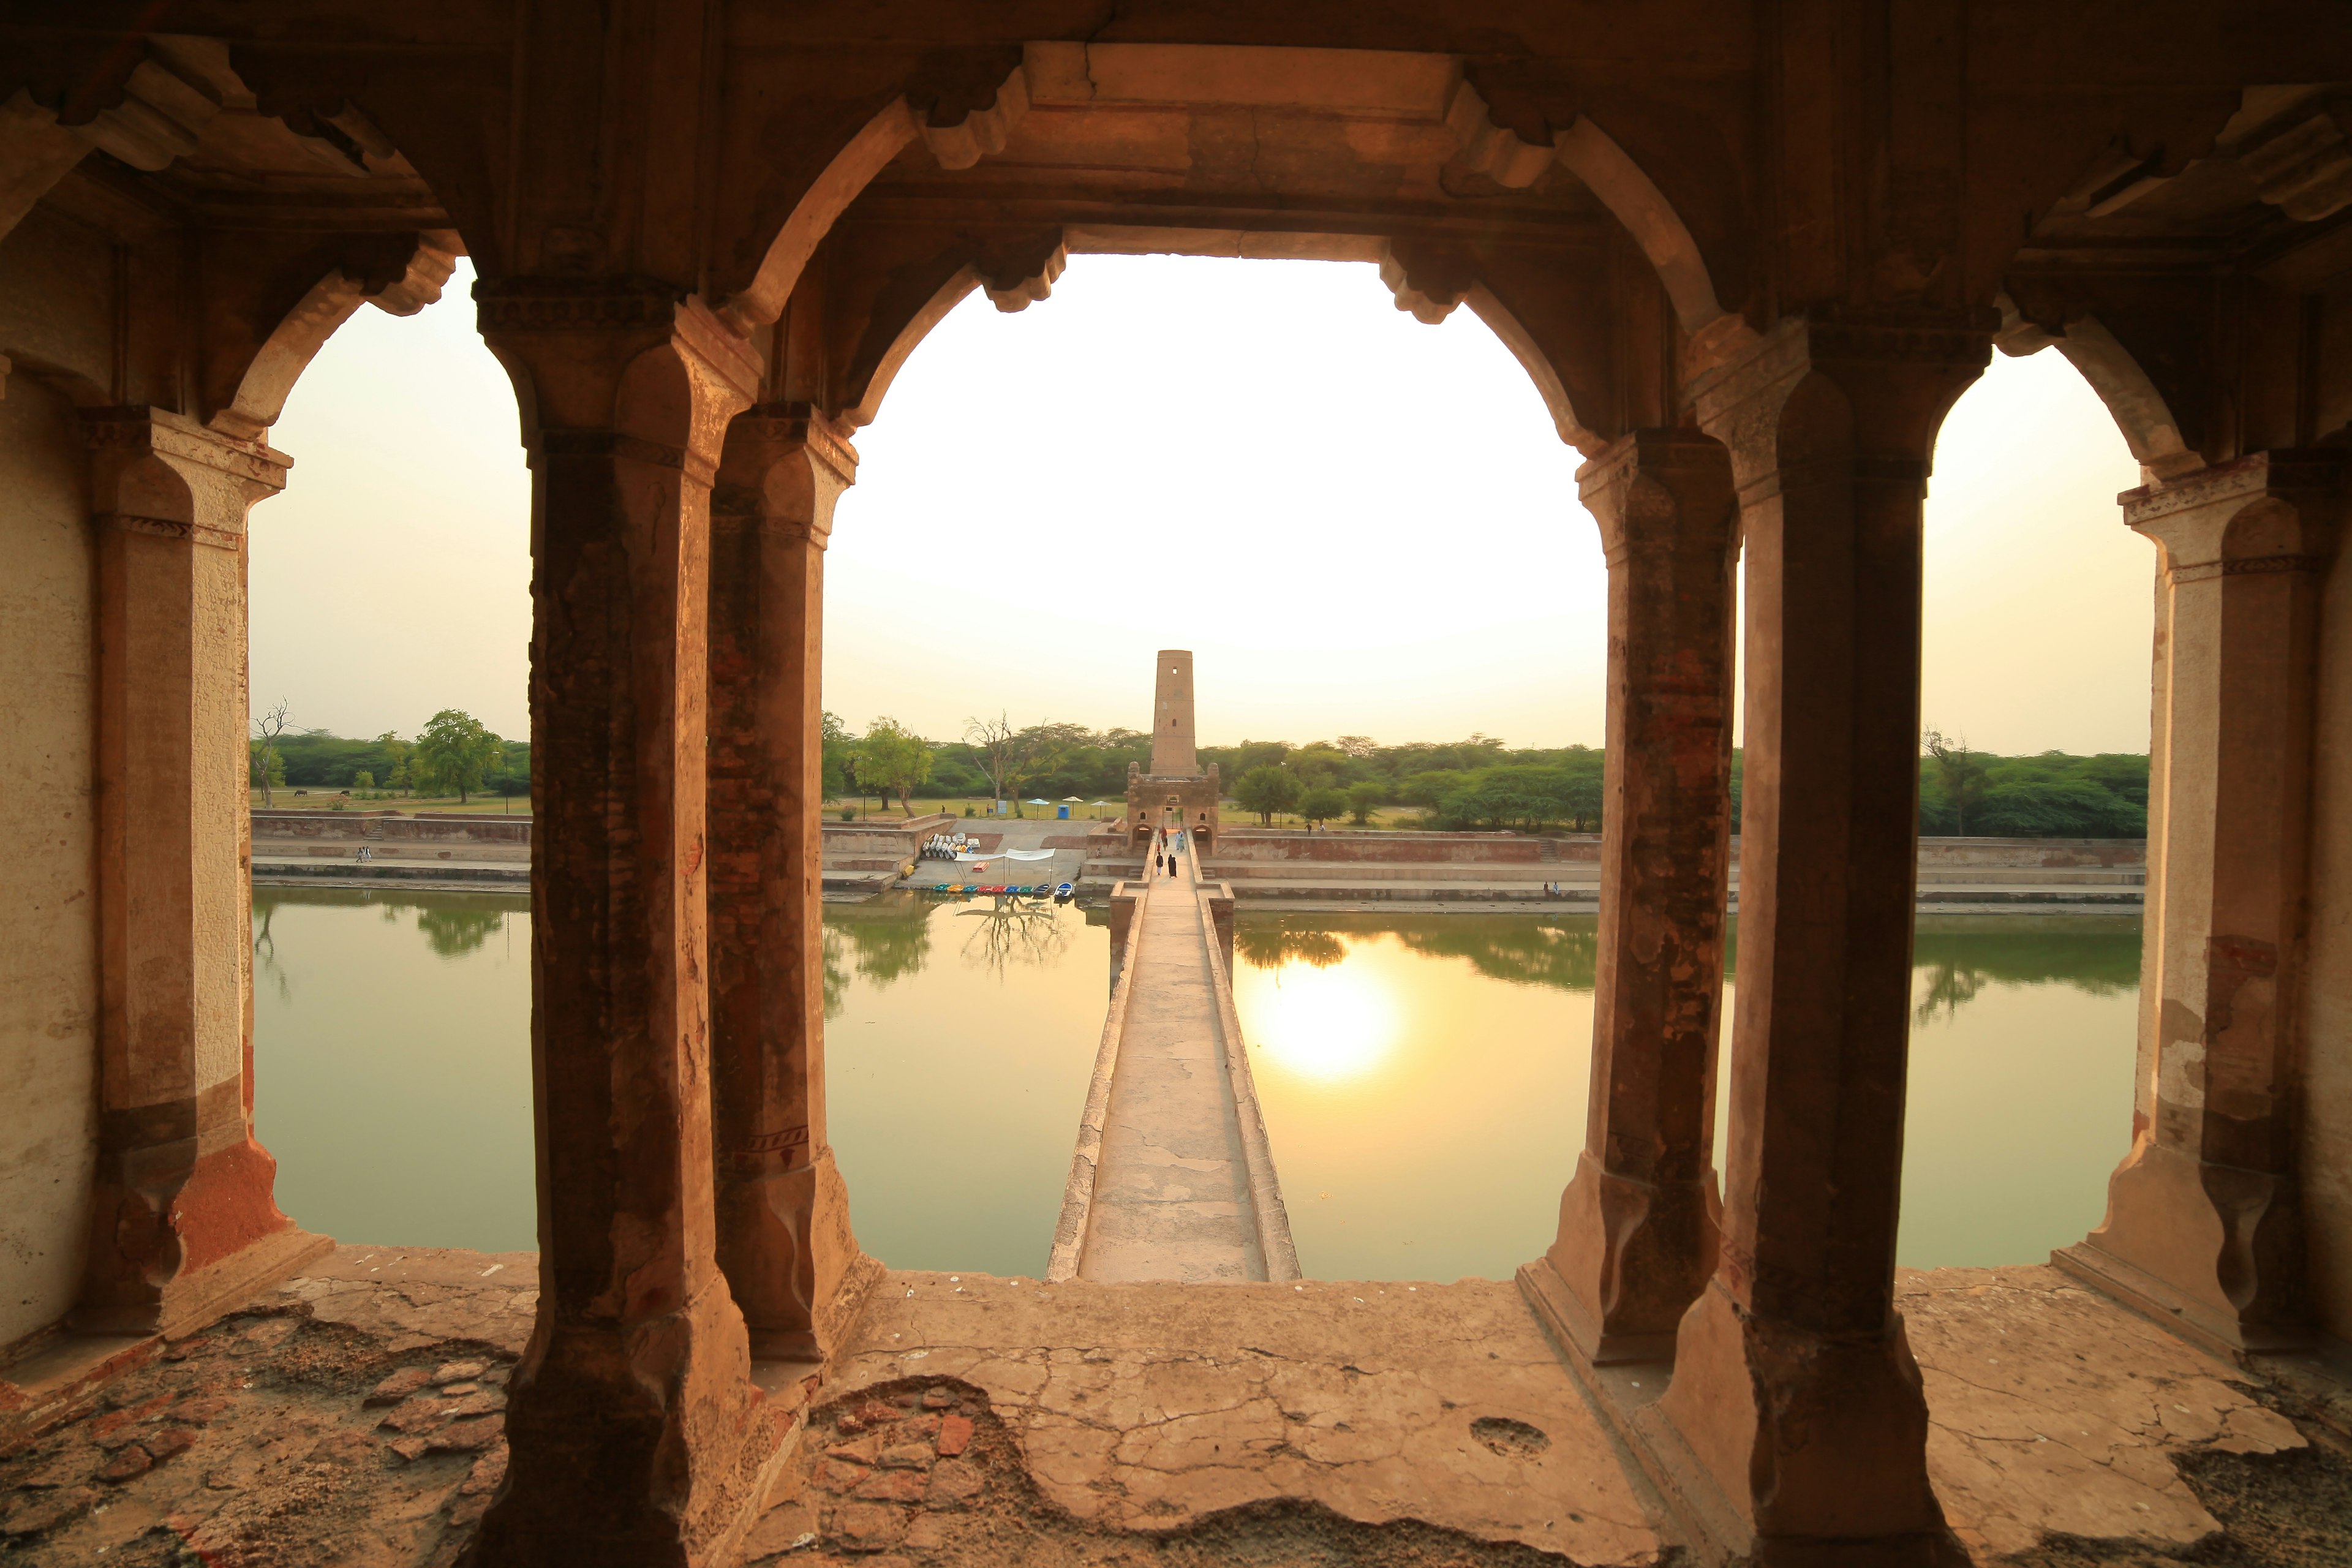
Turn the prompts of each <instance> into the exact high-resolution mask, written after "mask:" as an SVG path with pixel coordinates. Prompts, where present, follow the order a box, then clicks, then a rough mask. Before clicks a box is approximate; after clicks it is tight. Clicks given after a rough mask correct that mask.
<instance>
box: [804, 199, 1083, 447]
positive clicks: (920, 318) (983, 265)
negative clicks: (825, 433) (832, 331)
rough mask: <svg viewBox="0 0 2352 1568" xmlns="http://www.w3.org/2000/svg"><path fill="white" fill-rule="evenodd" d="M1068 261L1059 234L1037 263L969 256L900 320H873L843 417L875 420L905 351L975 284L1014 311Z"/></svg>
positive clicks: (861, 422) (853, 359)
mask: <svg viewBox="0 0 2352 1568" xmlns="http://www.w3.org/2000/svg"><path fill="white" fill-rule="evenodd" d="M1032 255H1033V256H1034V252H1033V253H1032ZM1068 264H1069V250H1068V247H1067V246H1066V244H1065V243H1063V242H1062V241H1061V240H1060V239H1059V238H1058V237H1055V239H1054V240H1053V244H1052V248H1051V249H1050V250H1048V251H1047V252H1046V253H1045V257H1044V258H1043V260H1041V261H1037V262H1035V263H1034V268H1033V264H1032V263H1030V262H1028V261H1020V260H1016V261H1013V262H1012V263H1011V264H1010V265H1007V264H1005V263H1004V261H1003V258H1001V257H1000V258H980V259H976V260H972V261H968V262H965V263H964V264H963V265H961V267H958V268H956V269H955V270H954V271H953V272H951V273H950V274H949V275H948V278H947V279H946V281H944V282H942V283H941V284H940V286H939V287H938V288H937V289H934V290H933V291H932V292H931V294H930V295H929V297H928V298H927V299H925V300H923V301H922V303H921V304H920V305H919V306H918V307H916V309H915V310H914V311H913V312H912V313H911V314H909V315H908V316H906V317H905V318H903V319H902V320H900V321H897V322H896V323H893V322H891V321H889V320H888V319H887V318H877V320H876V321H873V322H869V323H868V330H867V331H866V333H865V334H864V335H863V337H862V338H861V339H860V341H859V342H858V344H857V347H856V350H855V351H854V352H853V353H852V354H851V356H850V361H849V366H848V369H847V371H846V372H845V375H844V385H843V387H842V391H841V403H842V413H841V417H842V420H843V422H844V423H845V424H846V425H848V426H850V427H851V428H852V429H863V428H864V427H865V426H868V425H871V424H873V423H874V420H875V418H876V416H877V415H879V414H880V413H881V411H882V399H883V398H884V397H886V396H887V395H889V391H890V384H891V383H892V382H893V381H895V380H897V379H898V371H899V369H900V368H901V367H902V366H903V365H905V364H906V363H907V357H908V355H909V354H911V353H914V352H915V348H916V345H918V344H919V343H920V342H922V341H923V340H924V339H925V338H927V337H929V335H930V332H931V329H932V328H934V327H936V326H938V325H939V324H940V322H941V321H945V320H946V319H947V317H948V313H949V312H950V310H954V309H955V308H956V307H957V306H958V305H961V303H963V301H964V300H965V298H966V297H967V296H969V295H970V294H971V292H972V290H974V289H980V290H982V291H983V292H985V293H986V294H987V295H988V298H989V300H990V301H991V302H992V303H993V304H994V305H995V306H996V308H997V309H998V310H1001V311H1003V312H1005V313H1006V314H1008V315H1010V314H1012V313H1013V312H1014V311H1018V310H1027V309H1028V308H1029V307H1030V306H1031V305H1033V304H1035V303H1036V302H1037V301H1039V300H1045V299H1047V298H1049V297H1051V295H1052V294H1053V291H1054V280H1055V279H1057V278H1059V277H1061V275H1062V269H1063V268H1065V267H1066V266H1067V265H1068ZM886 332H887V333H888V334H889V335H888V336H887V338H885V337H884V336H883V334H884V333H886Z"/></svg>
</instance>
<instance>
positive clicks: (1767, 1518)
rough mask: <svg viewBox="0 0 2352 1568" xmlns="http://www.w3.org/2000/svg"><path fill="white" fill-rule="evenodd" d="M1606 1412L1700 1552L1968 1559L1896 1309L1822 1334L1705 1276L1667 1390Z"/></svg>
mask: <svg viewBox="0 0 2352 1568" xmlns="http://www.w3.org/2000/svg"><path fill="white" fill-rule="evenodd" d="M1629 1370H1630V1369H1629ZM1620 1381H1629V1380H1628V1379H1626V1376H1625V1374H1624V1373H1619V1374H1616V1375H1615V1376H1613V1377H1609V1378H1606V1379H1605V1380H1603V1381H1602V1382H1601V1383H1600V1384H1598V1386H1602V1387H1605V1386H1607V1384H1610V1383H1616V1382H1620ZM1643 1381H1644V1382H1646V1381H1648V1380H1647V1379H1644V1380H1643ZM1621 1397H1622V1395H1621ZM1612 1419H1616V1420H1617V1421H1618V1424H1619V1426H1620V1429H1621V1430H1622V1431H1623V1432H1624V1433H1625V1434H1626V1435H1627V1436H1628V1438H1629V1444H1630V1446H1631V1447H1633V1450H1634V1453H1635V1456H1636V1458H1638V1459H1639V1460H1640V1462H1641V1464H1642V1468H1643V1470H1644V1471H1645V1472H1647V1474H1648V1475H1649V1477H1650V1479H1651V1481H1652V1483H1653V1484H1654V1485H1655V1486H1656V1487H1657V1489H1658V1490H1659V1492H1660V1494H1661V1495H1662V1497H1663V1498H1664V1500H1665V1502H1666V1505H1667V1508H1668V1510H1670V1511H1671V1512H1672V1513H1673V1515H1674V1516H1675V1521H1676V1523H1677V1524H1679V1525H1680V1526H1681V1527H1682V1528H1683V1530H1684V1531H1685V1532H1686V1534H1687V1536H1688V1538H1689V1540H1690V1542H1691V1544H1692V1545H1693V1546H1694V1547H1695V1548H1696V1551H1697V1553H1698V1555H1699V1556H1700V1557H1701V1558H1702V1559H1703V1560H1705V1561H1706V1562H1708V1563H1755V1564H1761V1565H1769V1568H1863V1565H1864V1564H1867V1565H1869V1568H1959V1565H1960V1564H1964V1563H1966V1562H1967V1560H1968V1559H1967V1553H1966V1552H1965V1550H1964V1549H1963V1548H1962V1547H1961V1546H1960V1544H1959V1542H1958V1541H1957V1540H1956V1539H1955V1538H1954V1537H1953V1536H1952V1534H1951V1532H1950V1531H1949V1529H1948V1527H1947V1526H1946V1524H1945V1522H1944V1514H1943V1509H1942V1507H1941V1505H1939V1504H1938V1503H1937V1500H1936V1496H1935V1491H1934V1489H1932V1488H1931V1487H1930V1486H1929V1485H1928V1482H1927V1401H1926V1398H1925V1397H1924V1395H1923V1394H1922V1392H1921V1389H1920V1384H1919V1374H1918V1369H1917V1367H1916V1365H1915V1364H1914V1363H1913V1362H1912V1360H1911V1353H1910V1347H1909V1346H1908V1345H1907V1344H1906V1342H1905V1340H1904V1336H1903V1331H1902V1321H1901V1318H1900V1316H1899V1315H1898V1316H1897V1317H1896V1318H1895V1326H1894V1328H1893V1329H1892V1330H1891V1331H1889V1332H1888V1333H1886V1334H1885V1335H1880V1336H1873V1337H1870V1338H1866V1339H1849V1338H1846V1337H1843V1336H1831V1335H1825V1334H1819V1333H1815V1332H1812V1331H1808V1330H1803V1329H1800V1328H1797V1327H1794V1326H1792V1325H1789V1324H1785V1323H1769V1322H1766V1321H1761V1320H1759V1319H1756V1318H1754V1317H1752V1316H1749V1315H1748V1314H1747V1313H1744V1312H1742V1311H1741V1310H1740V1309H1739V1308H1738V1305H1737V1304H1736V1303H1735V1302H1734V1301H1733V1300H1731V1298H1730V1296H1729V1295H1728V1294H1727V1292H1726V1291H1725V1290H1724V1289H1723V1287H1722V1286H1721V1284H1720V1283H1716V1282H1710V1283H1709V1285H1708V1286H1707V1289H1706V1290H1705V1291H1704V1292H1703V1293H1701V1295H1700V1297H1699V1299H1698V1300H1697V1301H1696V1302H1695V1303H1693V1304H1692V1306H1691V1309H1690V1311H1689V1312H1688V1313H1687V1314H1685V1317H1684V1320H1683V1326H1682V1331H1681V1333H1680V1335H1679V1337H1678V1342H1677V1346H1676V1355H1675V1366H1674V1369H1673V1372H1672V1374H1671V1376H1670V1379H1669V1380H1668V1382H1667V1385H1666V1389H1665V1392H1664V1394H1663V1395H1662V1396H1660V1397H1658V1398H1656V1399H1654V1400H1652V1401H1650V1402H1648V1403H1646V1404H1642V1405H1635V1406H1633V1407H1632V1408H1629V1409H1627V1410H1626V1411H1625V1412H1624V1415H1622V1418H1612Z"/></svg>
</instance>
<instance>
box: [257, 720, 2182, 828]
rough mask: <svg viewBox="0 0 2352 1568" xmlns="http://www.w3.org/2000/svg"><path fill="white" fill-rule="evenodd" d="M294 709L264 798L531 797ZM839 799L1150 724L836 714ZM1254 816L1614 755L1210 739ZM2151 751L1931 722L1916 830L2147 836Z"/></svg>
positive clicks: (480, 767)
mask: <svg viewBox="0 0 2352 1568" xmlns="http://www.w3.org/2000/svg"><path fill="white" fill-rule="evenodd" d="M287 719H288V716H287V713H286V710H285V705H284V704H283V703H280V704H279V705H278V707H277V708H275V709H273V710H270V712H269V713H268V714H265V715H264V716H263V717H262V718H261V719H260V720H258V721H256V724H255V729H256V731H257V738H256V739H255V740H254V742H253V743H252V744H253V754H252V759H251V770H252V782H253V784H254V785H255V786H256V787H257V788H260V789H262V790H263V791H264V795H265V799H267V798H268V795H269V792H270V791H271V790H272V789H273V788H276V787H299V788H308V789H331V790H343V789H348V790H351V791H352V792H353V793H354V794H364V793H368V792H372V791H383V792H386V793H388V794H392V795H457V796H459V798H460V799H461V800H462V799H464V798H467V797H468V796H470V795H475V794H490V795H529V794H530V742H527V741H509V740H506V739H504V738H502V737H500V736H499V735H496V734H494V733H492V732H491V731H489V730H488V728H487V727H485V726H484V725H483V724H482V723H481V722H480V721H478V720H477V719H475V718H473V717H472V716H471V715H469V714H467V713H465V712H462V711H460V710H457V709H444V710H441V711H440V712H438V713H436V714H435V715H434V716H433V717H432V719H431V720H429V721H427V722H426V723H425V727H424V728H423V729H422V730H421V731H418V733H417V735H416V738H415V740H413V741H412V740H408V739H405V738H404V737H403V736H401V735H400V734H399V733H397V732H396V731H386V732H385V733H383V734H382V735H378V736H376V737H375V738H374V739H373V740H355V739H350V738H346V737H343V736H340V735H336V734H333V733H332V732H331V731H326V730H297V729H293V728H291V727H290V726H289V723H288V721H287ZM823 743H824V790H825V793H826V795H828V796H842V795H852V794H857V793H865V794H872V795H881V796H882V797H884V798H885V799H891V800H896V801H897V802H898V805H899V807H900V809H902V810H910V809H911V804H910V803H911V801H912V798H913V796H914V795H915V793H916V792H917V791H921V792H923V793H925V794H927V795H939V796H944V797H948V798H966V799H989V798H1000V799H1010V800H1013V801H1015V802H1018V801H1020V800H1022V799H1024V797H1028V796H1033V795H1042V796H1045V798H1047V799H1049V800H1058V799H1062V798H1064V797H1066V796H1069V795H1076V796H1078V797H1079V798H1080V799H1083V800H1116V801H1121V802H1123V801H1124V800H1125V798H1126V792H1127V769H1128V764H1129V763H1149V762H1150V754H1151V737H1150V735H1149V734H1147V733H1145V732H1144V731H1140V730H1124V729H1113V730H1089V729H1087V727H1086V726H1084V725H1082V724H1072V723H1040V724H1032V725H1028V726H1025V727H1016V726H1014V725H1013V724H1012V723H1011V722H1010V721H1009V720H1007V719H1006V718H1005V716H1003V714H999V715H998V716H997V717H996V718H994V719H983V718H977V717H976V718H973V719H971V720H968V721H966V724H965V728H964V733H963V735H962V736H961V738H959V739H957V740H952V741H933V740H929V739H927V738H925V737H924V736H922V735H920V734H918V733H917V732H916V731H913V730H912V729H911V728H909V727H908V726H906V725H903V724H900V723H898V721H896V720H893V719H889V718H881V719H877V720H876V721H874V722H873V723H872V724H870V725H868V726H867V727H866V731H865V733H863V734H858V733H856V732H854V731H851V730H850V729H849V727H848V726H847V725H846V724H845V723H844V722H843V721H842V719H841V717H840V715H838V714H835V713H832V712H827V713H826V714H825V715H824V725H823ZM1200 756H1201V763H1202V766H1203V767H1206V766H1208V765H1209V764H1211V763H1214V764H1216V766H1217V768H1218V771H1219V773H1220V776H1221V777H1222V779H1223V784H1224V786H1225V788H1226V790H1227V792H1228V793H1229V795H1231V797H1232V798H1233V799H1234V802H1235V803H1236V804H1237V805H1240V806H1241V807H1242V809H1244V811H1249V812H1253V813H1255V814H1256V815H1257V816H1258V818H1259V819H1260V821H1262V822H1265V823H1266V824H1268V825H1271V824H1272V823H1273V821H1274V820H1275V818H1276V817H1277V816H1297V817H1300V818H1302V819H1304V820H1307V821H1308V822H1313V823H1318V824H1321V823H1330V822H1337V821H1339V820H1341V819H1343V818H1344V819H1348V820H1351V821H1353V822H1355V823H1356V824H1358V825H1359V826H1361V825H1364V824H1367V823H1369V822H1370V820H1371V817H1372V815H1373V814H1374V813H1375V812H1377V811H1380V810H1381V809H1383V808H1391V807H1399V806H1402V807H1410V808H1412V809H1414V810H1416V811H1417V812H1418V813H1419V816H1420V820H1421V821H1422V822H1423V823H1424V824H1426V825H1427V826H1431V827H1433V828H1440V829H1446V830H1454V831H1460V830H1487V831H1496V830H1510V831H1517V832H1538V831H1544V830H1565V831H1568V832H1584V833H1593V832H1598V831H1600V828H1601V811H1602V804H1603V792H1602V787H1601V773H1602V766H1603V763H1604V760H1605V759H1604V757H1603V753H1602V752H1601V751H1600V749H1598V748H1597V747H1591V746H1559V747H1516V748H1515V747H1511V746H1507V745H1506V744H1505V743H1504V742H1502V741H1501V740H1499V739H1497V738H1496V737H1494V736H1491V735H1483V734H1474V735H1472V736H1470V737H1469V738H1468V739H1467V740H1463V741H1453V742H1425V741H1423V742H1405V743H1403V744H1399V745H1388V746H1383V745H1380V744H1378V743H1376V742H1373V741H1372V740H1371V739H1370V737H1368V736H1363V735H1341V736H1339V738H1338V739H1336V740H1330V741H1311V742H1307V744H1305V745H1295V744H1293V743H1291V742H1286V741H1243V742H1240V743H1239V744H1237V745H1232V746H1204V747H1202V748H1201V752H1200ZM1742 762H1743V758H1742V756H1741V754H1740V753H1739V752H1733V754H1732V759H1731V806H1732V820H1733V822H1734V823H1735V824H1737V822H1738V812H1739V800H1740V785H1741V773H1742ZM2147 766H2148V762H2147V757H2146V756H2145V755H2143V754H2137V753H2129V752H2102V753H2099V754H2097V755H2092V756H2081V755H2074V754H2072V753H2068V752H2055V751H2052V752H2040V753H2038V754H2034V755H2022V756H2001V755H1999V754H1997V753H1994V752H1979V751H1976V750H1974V749H1973V748H1971V747H1970V746H1969V744H1968V742H1966V741H1965V740H1962V739H1959V738H1957V737H1953V736H1948V735H1945V734H1943V733H1941V732H1940V731H1935V730H1930V731H1927V734H1926V736H1925V737H1924V738H1923V741H1922V744H1921V748H1920V758H1919V831H1920V832H1921V833H1922V834H1926V835H1950V836H1956V837H2021V838H2051V837H2058V838H2137V837H2145V836H2146V834H2147Z"/></svg>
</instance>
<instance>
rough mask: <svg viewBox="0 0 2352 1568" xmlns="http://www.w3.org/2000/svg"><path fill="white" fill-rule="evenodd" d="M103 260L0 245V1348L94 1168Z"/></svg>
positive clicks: (111, 324)
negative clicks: (91, 451)
mask: <svg viewBox="0 0 2352 1568" xmlns="http://www.w3.org/2000/svg"><path fill="white" fill-rule="evenodd" d="M114 272H115V268H114V256H113V251H112V247H110V246H109V245H108V244H107V243H106V242H105V241H104V240H103V239H102V238H101V237H100V236H99V235H97V234H96V233H95V232H93V231H92V230H90V229H88V228H86V227H84V226H81V225H79V224H77V223H74V222H72V221H70V220H69V219H67V218H64V217H61V216H57V215H55V214H52V213H48V212H46V211H40V212H35V213H33V214H31V215H30V216H27V217H26V219H25V221H24V222H23V223H21V224H19V225H18V226H16V228H15V229H13V230H11V231H10V232H9V234H8V235H7V237H6V239H5V242H0V354H5V355H7V356H8V358H9V360H10V362H11V363H12V366H13V368H12V369H11V370H10V372H9V374H7V377H6V380H5V383H0V669H5V670H6V671H7V679H5V681H0V844H5V846H7V852H6V853H5V855H0V953H5V954H6V958H5V962H0V1108H5V1109H0V1350H5V1347H7V1346H8V1345H10V1344H12V1343H15V1342H17V1341H20V1340H22V1339H23V1338H25V1337H26V1335H28V1334H32V1333H35V1332H37V1331H40V1330H42V1329H44V1328H46V1327H47V1326H48V1325H49V1324H51V1323H54V1322H55V1321H57V1320H58V1318H60V1317H62V1316H63V1315H64V1314H65V1312H66V1310H67V1309H68V1308H69V1307H71V1306H72V1304H73V1301H74V1297H75V1294H76V1291H77V1289H78V1287H79V1283H80V1278H81V1269H82V1251H83V1247H84V1237H85V1233H86V1232H87V1229H88V1226H89V1194H90V1184H91V1178H92V1175H93V1173H94V1168H95V1163H96V1159H97V1142H96V1133H97V1121H98V1043H97V1034H98V1005H99V996H98V919H97V910H96V909H95V908H94V907H93V894H92V890H91V889H93V887H94V886H95V884H96V864H97V840H96V834H97V827H98V820H97V819H98V802H97V799H96V796H95V795H94V793H93V790H92V787H91V786H92V781H93V777H94V770H95V767H96V763H97V755H96V739H97V731H98V714H97V707H96V704H97V700H98V688H97V681H96V675H97V668H96V667H97V649H96V645H95V631H94V616H95V610H96V605H95V598H94V595H95V593H96V575H95V562H94V560H93V556H92V539H91V534H90V528H89V457H88V452H87V450H86V448H85V447H84V444H83V439H82V432H81V427H80V421H79V417H78V416H77V415H76V414H75V411H74V407H73V398H72V397H71V396H68V390H67V389H68V388H71V389H73V392H74V394H75V395H78V396H79V397H81V398H84V399H89V398H93V397H98V396H101V395H103V393H102V391H101V390H100V389H104V388H107V387H109V386H110V384H111V383H112V382H113V380H114V379H115V374H114V363H113V362H114V359H115V355H114V331H115V322H116V312H115V310H114V300H113V297H112V288H113V282H112V279H113V278H114Z"/></svg>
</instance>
